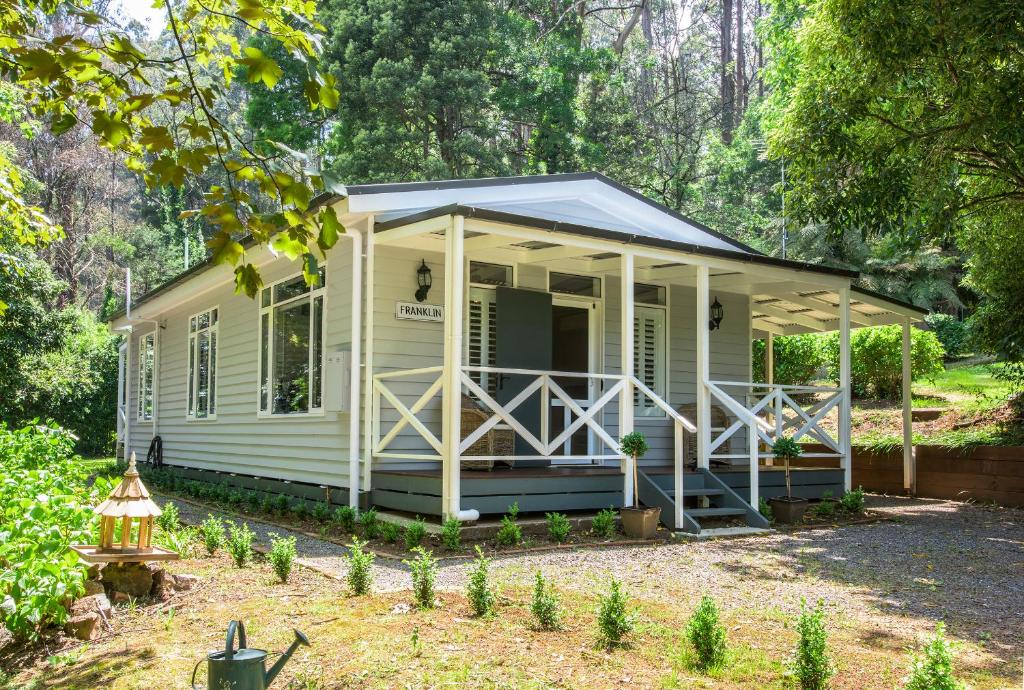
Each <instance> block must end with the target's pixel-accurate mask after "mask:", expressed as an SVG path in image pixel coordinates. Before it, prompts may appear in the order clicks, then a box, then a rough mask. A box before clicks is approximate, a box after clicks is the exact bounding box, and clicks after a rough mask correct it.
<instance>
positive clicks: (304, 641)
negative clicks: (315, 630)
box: [267, 628, 309, 686]
mask: <svg viewBox="0 0 1024 690" xmlns="http://www.w3.org/2000/svg"><path fill="white" fill-rule="evenodd" d="M293 630H294V632H295V641H294V642H292V644H291V646H290V647H289V648H288V649H286V650H285V652H284V654H282V655H281V657H280V658H279V659H278V660H277V661H275V662H274V665H273V666H271V667H270V670H269V671H267V685H268V686H269V685H270V684H271V683H273V682H274V678H276V677H277V674H278V673H280V672H281V669H282V668H284V665H285V664H287V663H288V660H289V659H291V658H292V654H294V653H295V650H296V649H298V648H299V645H302V646H304V647H308V646H309V639H308V638H307V637H306V636H305V635H304V634H303V633H302V631H300V630H297V629H294V628H293Z"/></svg>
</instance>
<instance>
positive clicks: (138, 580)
mask: <svg viewBox="0 0 1024 690" xmlns="http://www.w3.org/2000/svg"><path fill="white" fill-rule="evenodd" d="M103 585H104V587H106V589H107V591H108V592H114V593H115V595H114V596H115V598H114V601H115V602H116V601H117V598H116V595H117V593H122V592H123V593H124V594H127V595H128V596H131V597H136V598H138V597H145V596H149V593H150V591H151V590H152V589H153V571H152V570H151V569H150V568H149V567H147V566H146V565H145V564H143V563H111V564H110V565H108V566H107V567H106V568H104V569H103Z"/></svg>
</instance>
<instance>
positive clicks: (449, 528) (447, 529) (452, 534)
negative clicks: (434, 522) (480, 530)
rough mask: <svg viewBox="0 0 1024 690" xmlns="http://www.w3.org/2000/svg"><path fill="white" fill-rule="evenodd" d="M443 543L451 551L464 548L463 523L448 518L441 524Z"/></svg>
mask: <svg viewBox="0 0 1024 690" xmlns="http://www.w3.org/2000/svg"><path fill="white" fill-rule="evenodd" d="M441 543H442V544H444V547H445V548H446V549H448V550H449V551H458V550H459V549H461V548H462V523H461V522H459V521H458V520H457V519H456V518H448V519H447V520H445V521H444V522H443V523H441Z"/></svg>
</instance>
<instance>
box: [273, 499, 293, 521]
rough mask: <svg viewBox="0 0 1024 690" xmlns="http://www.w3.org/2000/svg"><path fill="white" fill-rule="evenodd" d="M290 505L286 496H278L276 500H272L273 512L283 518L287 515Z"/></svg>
mask: <svg viewBox="0 0 1024 690" xmlns="http://www.w3.org/2000/svg"><path fill="white" fill-rule="evenodd" d="M291 504H292V502H291V501H289V500H288V497H287V496H285V495H284V494H278V495H277V498H275V499H274V512H275V513H277V514H278V515H280V516H282V517H284V516H285V515H286V514H287V513H288V509H289V508H290V507H291Z"/></svg>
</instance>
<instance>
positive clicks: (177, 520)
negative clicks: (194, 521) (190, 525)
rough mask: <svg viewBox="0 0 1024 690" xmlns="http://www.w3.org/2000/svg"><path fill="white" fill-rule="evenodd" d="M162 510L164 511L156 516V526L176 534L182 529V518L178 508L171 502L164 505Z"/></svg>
mask: <svg viewBox="0 0 1024 690" xmlns="http://www.w3.org/2000/svg"><path fill="white" fill-rule="evenodd" d="M160 510H161V511H162V512H161V513H160V514H159V515H157V516H156V525H157V527H159V528H160V529H162V530H163V531H165V532H175V531H177V529H178V528H179V527H181V516H180V514H179V513H178V506H176V505H175V504H174V503H172V502H171V501H167V503H164V504H163V505H162V506H161V507H160Z"/></svg>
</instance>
